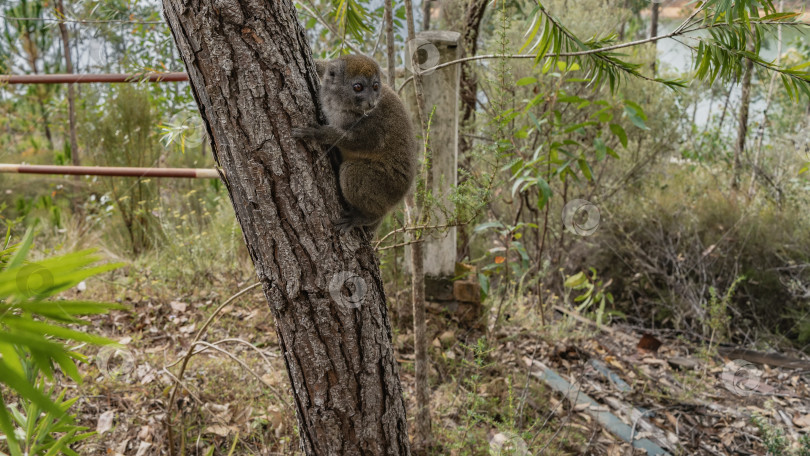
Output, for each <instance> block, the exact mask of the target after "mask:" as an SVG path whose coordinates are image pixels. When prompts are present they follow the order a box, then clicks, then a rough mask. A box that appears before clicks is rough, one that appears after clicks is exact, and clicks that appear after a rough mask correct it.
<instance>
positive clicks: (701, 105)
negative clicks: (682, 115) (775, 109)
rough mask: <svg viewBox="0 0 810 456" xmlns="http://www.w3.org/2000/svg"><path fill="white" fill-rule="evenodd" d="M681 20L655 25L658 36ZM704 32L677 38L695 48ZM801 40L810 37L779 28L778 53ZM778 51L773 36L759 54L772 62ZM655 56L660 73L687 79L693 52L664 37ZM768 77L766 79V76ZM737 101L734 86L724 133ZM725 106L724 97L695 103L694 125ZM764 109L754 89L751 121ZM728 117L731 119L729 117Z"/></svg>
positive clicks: (733, 123) (731, 125)
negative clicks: (780, 36)
mask: <svg viewBox="0 0 810 456" xmlns="http://www.w3.org/2000/svg"><path fill="white" fill-rule="evenodd" d="M681 22H682V21H681V20H672V19H667V20H664V21H662V22H661V23H660V24H659V27H658V29H659V32H658V33H659V34H660V35H665V34H667V33H669V32H671V31H673V30H674V29H675V28H676V27H677V26H678V25H680V24H681ZM707 35H708V32H706V31H700V32H696V33H693V34H690V37H688V38H685V39H684V38H679V39H680V40H681V41H683V42H684V43H687V44H689V45H696V44H697V40H696V38H698V37H703V36H707ZM797 39H799V40H803V41H804V42H808V40H810V36H809V35H807V34H802V33H801V32H800V31H799V30H797V29H795V28H790V27H783V28H782V43H783V44H782V53H783V54H784V52H785V51H786V50H788V49H789V48H790V47H791V43H793V42H794V41H795V40H797ZM777 49H778V44H777V39H776V36H775V32H774V36H768V37H767V40H766V41H765V42H764V43H763V46H762V51H761V53H760V55H761V56H762V57H763V58H765V59H766V60H774V59H775V58H776V53H777ZM657 50H658V52H657V54H658V65H659V68H660V69H661V71H663V72H664V74H667V72H674V73H683V74H684V79H687V80H689V79H691V77H690V72H691V71H692V61H693V59H694V52H693V51H692V50H691V49H690V48H689V47H687V46H684V45H683V44H681V43H679V42H678V41H676V40H674V39H671V38H668V39H663V40H660V41H658V42H657ZM756 75H757V72H755V73H754V78H755V79H754V81H753V83H754V84H756ZM769 77H770V76H769ZM715 84H716V85H718V86H722V85H727V84H733V83H723V82H720V81H717V82H715ZM780 85H781V83H780V81H779V80H777V86H776V89H777V90H779V89H780ZM739 100H740V87H739V85H738V84H734V87H733V89H732V92H731V98H730V100H729V113H727V114H726V122H725V124H724V131H727V132H730V131H734V129H735V128H736V121H735V120H736V115H737V105H738V104H739ZM724 103H725V99H724V97H717V99H715V100H714V103H712V101H711V100H710V99H703V100H701V101H699V102H698V104H697V111H696V114H695V123H696V124H698V125H699V126H704V125H705V124H706V122H707V121H708V120H709V119H708V118H709V116H714V115H719V114H720V112H721V111H722V110H723V104H724ZM765 107H766V101H765V99H764V94H763V93H758V91H756V90H754V91H753V92H752V99H751V107H750V114H749V115H750V119H751V122H758V121H760V120H761V119H762V114H763V111H764V109H765ZM683 109H684V110H685V112H687V113H689V114H690V115H691V113H692V110H693V109H694V105H692V106H684V107H683ZM729 116H731V118H729Z"/></svg>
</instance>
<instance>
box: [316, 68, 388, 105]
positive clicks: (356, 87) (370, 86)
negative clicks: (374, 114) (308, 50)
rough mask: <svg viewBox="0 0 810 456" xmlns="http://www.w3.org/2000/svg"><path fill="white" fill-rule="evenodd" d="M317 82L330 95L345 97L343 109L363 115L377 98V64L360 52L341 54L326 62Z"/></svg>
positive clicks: (378, 70)
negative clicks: (323, 71)
mask: <svg viewBox="0 0 810 456" xmlns="http://www.w3.org/2000/svg"><path fill="white" fill-rule="evenodd" d="M321 81H322V84H323V86H324V87H326V88H327V89H328V90H329V92H330V93H331V94H332V95H336V96H337V97H339V98H340V99H341V100H346V102H347V106H346V108H347V109H348V110H350V111H352V112H355V113H357V114H367V113H369V112H370V111H371V110H372V109H374V107H375V106H377V102H378V101H379V99H380V93H381V91H382V82H381V81H380V66H379V65H377V62H375V61H374V59H371V58H369V57H366V56H364V55H359V54H354V55H344V56H341V57H338V58H336V59H334V60H331V61H329V64H328V65H326V71H325V74H324V75H322V77H321Z"/></svg>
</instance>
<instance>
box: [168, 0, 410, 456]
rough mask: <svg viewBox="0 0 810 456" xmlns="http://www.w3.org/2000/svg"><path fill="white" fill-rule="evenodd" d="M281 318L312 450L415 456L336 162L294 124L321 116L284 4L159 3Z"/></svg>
mask: <svg viewBox="0 0 810 456" xmlns="http://www.w3.org/2000/svg"><path fill="white" fill-rule="evenodd" d="M163 6H164V14H165V16H166V19H167V21H168V23H169V27H170V28H171V31H172V34H173V36H174V39H175V42H176V44H177V46H178V48H179V50H180V54H181V55H182V57H183V60H184V61H185V64H186V68H187V71H188V74H189V77H190V81H191V87H192V91H193V93H194V97H195V99H196V101H197V105H198V107H199V109H200V113H201V115H202V118H203V120H204V121H205V125H206V128H207V129H208V134H209V137H210V138H211V139H212V148H213V154H214V158H215V159H216V161H217V164H218V165H219V166H220V167H221V169H222V171H223V174H224V176H223V180H224V182H225V185H226V187H227V189H228V194H229V195H230V198H231V202H232V203H233V207H234V210H235V212H236V217H237V220H238V221H239V224H240V225H241V226H242V232H243V234H244V237H245V242H246V243H247V247H248V250H249V252H250V255H251V258H252V259H253V263H254V265H255V267H256V273H257V275H258V277H259V280H260V281H261V283H262V286H263V289H264V293H265V296H266V297H267V300H268V302H269V304H270V307H271V309H272V313H273V316H274V317H275V323H276V331H277V333H278V338H279V343H280V345H281V350H282V352H283V354H284V360H285V362H286V365H287V371H288V374H289V378H290V382H291V384H292V390H293V394H294V403H295V408H296V412H297V417H298V423H299V434H300V437H301V445H302V447H303V451H304V453H305V454H307V455H324V456H326V455H329V456H332V455H361V454H362V455H397V456H400V455H409V454H410V449H409V443H408V432H407V422H406V419H405V406H404V401H403V398H402V391H401V386H400V383H399V376H398V367H397V365H396V361H395V359H394V356H393V355H394V354H393V350H392V348H391V328H390V324H389V320H388V314H387V310H386V306H385V294H384V292H383V285H382V281H381V279H380V274H379V267H378V262H377V259H376V257H375V255H374V251H373V249H372V247H371V245H370V244H369V242H368V239H367V238H366V237H365V235H364V234H363V233H361V230H359V229H355V230H353V231H352V232H351V233H348V234H346V235H339V234H338V233H337V231H336V230H335V229H334V227H333V225H332V221H331V220H333V219H334V218H336V217H337V216H338V214H339V210H340V202H339V200H338V196H337V186H336V179H335V175H334V171H333V169H332V167H331V166H330V160H329V159H328V157H325V156H324V150H323V149H322V148H321V147H320V146H318V145H316V144H313V143H308V142H305V141H299V140H295V139H293V138H292V137H291V135H290V130H291V128H292V127H293V126H305V125H307V124H309V123H311V122H313V121H315V120H316V119H321V120H322V115H321V113H320V112H319V110H318V108H317V106H316V103H315V102H314V99H315V97H316V94H317V90H318V80H317V77H316V75H315V71H314V65H313V62H312V58H311V51H310V48H309V45H308V43H307V41H306V35H305V33H304V31H303V29H302V27H301V26H300V24H299V23H298V21H297V18H296V14H295V10H294V8H293V6H292V2H291V1H290V0H273V1H263V0H192V1H188V0H163Z"/></svg>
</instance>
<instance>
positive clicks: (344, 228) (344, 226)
mask: <svg viewBox="0 0 810 456" xmlns="http://www.w3.org/2000/svg"><path fill="white" fill-rule="evenodd" d="M334 223H335V228H337V230H338V231H339V232H340V234H346V233H348V232H349V231H351V229H352V228H354V227H355V224H354V218H353V217H348V216H345V215H344V216H343V217H341V218H339V219H337V220H335V222H334Z"/></svg>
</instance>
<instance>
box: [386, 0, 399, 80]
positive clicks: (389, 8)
mask: <svg viewBox="0 0 810 456" xmlns="http://www.w3.org/2000/svg"><path fill="white" fill-rule="evenodd" d="M384 1H385V45H386V53H385V54H386V56H387V61H388V86H389V87H396V82H397V69H396V64H397V62H396V57H395V56H396V49H395V48H394V46H395V45H396V44H395V43H394V0H384Z"/></svg>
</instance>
